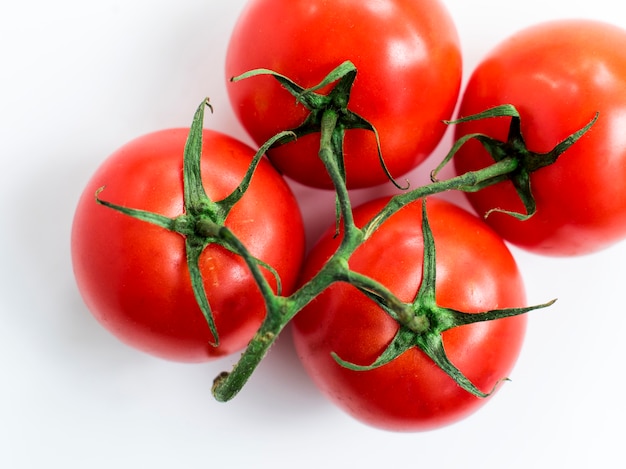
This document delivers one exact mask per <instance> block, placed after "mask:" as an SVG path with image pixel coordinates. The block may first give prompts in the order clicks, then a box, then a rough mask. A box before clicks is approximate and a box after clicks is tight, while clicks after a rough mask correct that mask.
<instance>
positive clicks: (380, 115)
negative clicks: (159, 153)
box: [226, 0, 462, 188]
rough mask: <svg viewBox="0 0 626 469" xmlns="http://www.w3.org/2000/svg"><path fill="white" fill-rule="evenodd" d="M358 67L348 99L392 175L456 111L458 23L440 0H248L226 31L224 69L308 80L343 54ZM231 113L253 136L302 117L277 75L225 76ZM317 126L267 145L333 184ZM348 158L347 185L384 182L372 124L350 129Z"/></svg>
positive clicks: (435, 137)
mask: <svg viewBox="0 0 626 469" xmlns="http://www.w3.org/2000/svg"><path fill="white" fill-rule="evenodd" d="M346 60H350V61H352V62H353V63H354V65H356V67H357V69H358V76H357V78H356V81H355V83H354V87H353V89H352V94H351V99H350V103H349V105H348V109H350V110H351V111H352V112H354V113H356V114H358V115H360V116H361V117H363V118H364V119H366V120H368V121H369V122H370V123H371V124H373V125H374V127H375V128H376V129H377V130H378V133H379V134H380V141H381V146H382V153H383V157H384V159H385V162H386V165H387V167H388V169H389V171H390V173H391V174H392V175H393V176H394V177H398V176H401V175H402V174H404V173H406V172H408V171H409V170H411V169H412V168H414V167H415V166H417V165H418V164H419V163H420V162H421V161H423V160H424V159H425V158H426V157H427V156H428V154H430V153H431V152H432V150H433V149H434V148H435V146H436V145H437V143H438V142H439V141H440V139H441V137H442V135H443V133H444V131H445V128H444V127H445V126H444V125H443V124H442V122H441V121H442V119H447V118H449V116H450V115H451V113H452V112H453V111H454V107H455V104H456V101H457V98H458V93H459V88H460V80H461V73H462V64H461V54H460V48H459V40H458V36H457V32H456V28H455V26H454V24H453V22H452V20H451V18H450V16H449V14H448V12H447V10H446V9H445V7H444V6H443V4H442V3H441V2H440V1H438V0H252V1H250V2H248V3H247V5H246V7H245V9H244V10H243V12H242V13H241V16H240V18H239V20H238V22H237V24H236V26H235V28H234V31H233V33H232V37H231V39H230V43H229V47H228V52H227V58H226V76H227V79H230V78H231V77H233V76H237V75H240V74H242V73H244V72H247V71H249V70H252V69H257V68H267V69H271V70H273V71H275V72H278V73H280V74H282V75H285V76H287V77H288V78H290V79H291V80H292V81H294V82H295V83H297V84H298V85H300V86H303V87H305V88H308V87H312V86H314V85H317V84H318V83H319V82H321V80H322V79H323V78H324V77H325V76H326V75H327V74H328V73H329V72H331V70H333V69H334V68H335V67H337V66H338V65H339V64H341V63H342V62H344V61H346ZM228 93H229V97H230V100H231V103H232V105H233V108H234V111H235V114H236V115H237V117H238V118H239V120H240V122H241V123H242V124H243V127H244V128H245V129H246V130H247V131H248V133H249V134H250V135H251V136H252V138H253V139H254V140H255V142H257V143H258V144H259V145H260V144H262V143H263V142H264V141H266V140H267V139H268V138H269V137H271V136H272V135H275V134H276V133H278V132H279V131H282V130H288V129H292V128H295V127H297V126H299V125H300V124H301V123H302V121H303V120H304V118H305V117H306V115H307V112H306V110H305V108H304V107H303V106H302V105H296V102H295V98H294V97H293V96H292V95H291V94H289V93H288V92H287V91H286V90H284V89H283V88H282V87H281V86H280V85H279V83H278V82H276V80H275V79H274V78H271V77H268V76H263V77H254V78H249V79H246V80H243V81H240V82H236V83H231V84H229V85H228ZM318 150H319V134H313V135H308V136H305V137H302V138H300V139H298V141H296V142H292V143H289V144H286V145H284V146H282V147H279V148H276V149H273V150H270V152H268V156H269V157H270V159H271V160H272V162H273V163H274V165H275V166H276V167H277V168H278V169H279V170H280V171H282V172H283V173H284V174H285V175H287V176H289V177H291V178H293V179H295V180H297V181H299V182H301V183H304V184H306V185H310V186H314V187H324V188H330V187H332V186H331V182H330V179H329V178H328V176H327V175H326V170H325V168H324V166H323V165H322V163H321V162H320V160H319V158H318V156H317V154H318ZM345 165H346V172H347V182H348V186H349V187H352V188H354V187H366V186H372V185H376V184H380V183H384V182H386V181H387V180H388V179H387V176H386V175H385V173H384V171H383V169H382V168H381V165H380V162H379V159H378V153H377V147H376V139H375V137H374V134H373V133H372V132H369V131H365V130H352V131H348V132H347V135H346V138H345Z"/></svg>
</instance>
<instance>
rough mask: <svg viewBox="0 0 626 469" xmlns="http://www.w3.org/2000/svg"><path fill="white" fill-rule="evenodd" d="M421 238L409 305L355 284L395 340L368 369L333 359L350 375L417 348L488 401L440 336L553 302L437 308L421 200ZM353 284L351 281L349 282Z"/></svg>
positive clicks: (431, 248)
mask: <svg viewBox="0 0 626 469" xmlns="http://www.w3.org/2000/svg"><path fill="white" fill-rule="evenodd" d="M422 235H423V241H424V258H423V268H422V271H423V273H422V279H421V284H420V288H419V290H418V292H417V295H416V296H415V299H414V300H413V302H411V303H402V302H399V301H396V302H389V301H388V300H387V299H386V298H384V297H383V296H381V295H380V294H378V293H376V292H374V290H373V288H372V285H371V284H368V283H366V282H362V283H356V286H357V288H359V289H360V290H361V291H362V292H363V293H364V294H365V295H367V296H368V297H369V298H370V299H372V300H374V301H375V302H376V303H377V304H378V305H379V306H380V307H381V308H382V309H383V310H384V311H385V312H386V313H387V314H389V315H390V316H392V317H393V318H394V319H395V320H396V321H397V322H398V323H399V325H400V327H399V329H398V332H397V333H396V335H395V337H394V338H393V339H392V341H391V342H390V343H389V345H388V346H387V348H386V349H385V350H384V351H383V353H382V354H381V355H380V356H379V357H378V358H377V359H376V360H375V361H374V362H373V363H372V364H370V365H365V366H362V365H356V364H354V363H349V362H347V361H345V360H343V359H341V357H339V356H338V355H337V354H333V358H334V359H335V360H336V361H337V363H339V364H340V365H342V366H344V367H346V368H348V369H351V370H353V371H368V370H373V369H375V368H378V367H381V366H383V365H386V364H387V363H390V362H391V361H393V360H395V359H396V358H398V357H399V356H400V355H402V354H403V353H404V352H406V351H407V350H409V349H411V348H413V347H417V348H419V349H420V350H422V351H423V352H424V353H425V354H426V355H428V357H430V358H431V359H432V360H433V361H434V362H435V363H436V364H437V365H438V366H439V367H440V368H441V369H442V370H443V371H445V372H446V373H447V374H448V375H449V376H450V377H451V378H452V379H453V380H454V381H455V382H456V383H457V384H458V385H459V386H460V387H461V388H463V389H464V390H466V391H467V392H469V393H471V394H473V395H475V396H477V397H481V398H484V397H488V396H489V395H490V394H491V393H492V392H493V391H494V390H495V388H494V389H491V390H488V391H483V390H480V389H479V388H478V387H477V386H476V385H475V384H474V383H472V382H471V381H470V380H469V379H468V378H467V377H466V376H465V375H464V374H463V373H462V372H461V370H459V369H458V368H457V367H456V366H455V365H454V364H453V363H452V362H451V361H450V359H449V358H448V356H447V354H446V352H445V349H444V345H443V339H442V333H443V332H445V331H447V330H448V329H453V328H455V327H459V326H463V325H467V324H472V323H476V322H483V321H493V320H496V319H501V318H506V317H510V316H518V315H521V314H525V313H528V312H530V311H533V310H536V309H540V308H546V307H548V306H550V305H552V304H553V303H554V301H555V300H553V301H550V302H548V303H545V304H541V305H535V306H530V307H524V308H507V309H495V310H489V311H484V312H479V313H465V312H462V311H457V310H454V309H450V308H444V307H441V306H438V305H437V302H436V299H435V283H436V276H437V269H436V250H435V240H434V238H433V234H432V231H431V229H430V224H429V222H428V215H427V213H426V200H425V199H424V200H423V201H422ZM354 280H355V278H353V281H354ZM353 283H355V282H353ZM503 379H506V378H503Z"/></svg>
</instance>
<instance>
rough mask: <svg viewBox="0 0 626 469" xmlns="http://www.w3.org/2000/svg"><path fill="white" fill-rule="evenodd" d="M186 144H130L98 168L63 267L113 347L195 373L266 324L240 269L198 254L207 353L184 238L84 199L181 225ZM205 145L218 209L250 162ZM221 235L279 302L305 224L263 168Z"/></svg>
mask: <svg viewBox="0 0 626 469" xmlns="http://www.w3.org/2000/svg"><path fill="white" fill-rule="evenodd" d="M187 133H188V129H169V130H164V131H160V132H155V133H151V134H148V135H145V136H143V137H139V138H138V139H136V140H133V141H132V142H130V143H128V144H127V145H125V146H123V147H122V148H120V149H119V150H118V151H116V152H115V153H114V154H112V155H111V156H110V157H109V158H108V159H107V160H106V161H104V163H103V164H102V165H101V166H100V168H98V170H97V171H96V173H95V174H94V175H93V177H92V178H91V180H90V181H89V182H88V184H87V187H86V188H85V190H84V192H83V194H82V196H81V198H80V200H79V202H78V206H77V209H76V212H75V217H74V222H73V228H72V260H73V266H74V272H75V276H76V281H77V284H78V287H79V290H80V292H81V294H82V297H83V299H84V301H85V303H86V305H87V307H88V309H89V310H90V311H91V312H92V314H93V315H94V316H95V317H96V319H97V320H98V321H99V322H100V323H101V324H102V325H103V326H104V327H105V328H107V329H108V330H109V331H111V332H112V333H113V334H114V335H115V336H117V337H118V338H119V339H120V340H122V341H123V342H125V343H127V344H129V345H131V346H133V347H136V348H138V349H140V350H143V351H145V352H147V353H150V354H153V355H156V356H158V357H161V358H165V359H169V360H175V361H182V362H201V361H206V360H210V359H212V358H214V357H219V356H222V355H226V354H230V353H233V352H235V351H237V350H239V349H241V348H243V347H244V346H245V345H246V344H247V342H248V341H249V340H250V338H251V337H252V335H253V334H254V332H255V331H256V329H257V328H258V326H259V325H260V323H261V321H262V319H263V317H264V316H265V309H264V305H263V301H262V298H261V295H260V293H259V292H258V290H257V288H256V286H255V284H254V282H253V280H252V278H251V276H250V274H249V272H248V270H247V268H246V266H245V264H244V263H243V261H242V260H241V259H240V258H238V257H237V256H235V255H233V254H231V253H229V252H226V251H225V250H224V249H222V248H220V247H217V246H215V245H210V246H209V247H208V248H207V249H206V250H205V251H204V252H203V254H202V257H201V261H200V262H201V272H202V275H203V278H204V284H205V288H206V290H207V296H208V299H209V302H210V303H211V307H212V309H213V314H214V317H215V322H216V326H217V330H218V333H219V336H220V341H221V344H220V346H219V347H217V348H214V347H213V346H211V345H210V342H212V341H213V337H212V335H211V333H210V331H209V328H208V326H207V323H206V321H205V319H204V317H203V316H202V313H201V312H200V309H199V307H198V305H197V303H196V301H195V299H194V296H193V292H192V289H191V283H190V280H189V273H188V270H187V264H186V259H185V247H184V238H183V237H182V236H181V235H179V234H177V233H174V232H170V231H167V230H165V229H163V228H159V227H157V226H155V225H151V224H149V223H146V222H143V221H139V220H136V219H134V218H131V217H129V216H126V215H123V214H121V213H119V212H116V211H114V210H112V209H110V208H106V207H104V206H101V205H99V204H97V203H96V202H95V199H94V194H95V192H96V190H97V189H98V188H99V187H102V186H105V189H104V190H103V191H102V192H101V193H100V198H102V199H103V200H107V201H109V202H111V203H115V204H118V205H123V206H126V207H131V208H138V209H143V210H148V211H151V212H156V213H159V214H162V215H165V216H169V217H175V216H177V215H180V214H182V211H183V185H182V155H183V148H184V145H185V141H186V138H187ZM203 139H204V141H203V159H202V180H203V183H204V186H205V190H206V192H207V194H208V196H209V198H210V199H211V200H213V201H217V200H220V199H222V198H224V197H225V196H226V195H228V194H229V193H230V192H231V191H232V190H233V189H234V188H235V187H236V186H237V185H238V184H239V182H240V181H241V178H242V177H243V174H244V173H245V171H246V169H247V167H248V165H249V163H250V161H251V159H252V157H253V156H254V151H253V150H252V149H251V148H250V147H248V146H247V145H244V144H243V143H241V142H239V141H237V140H235V139H232V138H230V137H228V136H226V135H224V134H221V133H218V132H214V131H210V130H205V131H204V136H203ZM226 225H227V226H228V227H229V228H230V229H231V230H232V231H233V232H234V233H235V235H237V236H238V237H239V238H240V239H241V240H242V241H243V243H244V244H245V245H246V246H247V247H248V249H249V250H250V251H251V252H252V254H253V255H255V256H256V257H258V258H260V259H262V260H264V261H265V262H267V263H268V264H270V265H272V266H273V267H274V268H275V269H276V270H277V272H278V273H279V274H280V276H281V279H282V282H283V288H284V289H285V291H287V292H288V291H290V290H291V289H292V288H293V287H294V284H295V282H296V280H297V276H298V272H299V268H300V265H301V262H302V258H303V252H304V231H303V224H302V219H301V215H300V212H299V209H298V206H297V204H296V200H295V198H294V197H293V195H292V193H291V191H290V189H289V188H288V186H287V185H286V183H285V181H284V179H283V178H282V176H280V175H279V174H278V173H277V172H276V171H275V170H274V169H273V168H272V167H271V165H270V164H269V162H267V161H262V162H261V164H260V166H259V168H258V170H257V172H256V173H255V176H254V177H253V180H252V183H251V185H250V188H249V190H248V192H247V193H246V194H245V195H244V197H243V198H242V199H241V200H240V201H239V202H238V203H237V204H236V205H235V206H234V208H233V210H232V211H231V213H230V215H229V216H228V218H227V221H226ZM267 276H268V278H269V279H271V281H272V282H274V280H273V277H272V276H271V275H270V274H269V273H268V274H267ZM274 284H275V282H274Z"/></svg>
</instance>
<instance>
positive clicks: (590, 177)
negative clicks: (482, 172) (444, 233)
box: [455, 20, 626, 256]
mask: <svg viewBox="0 0 626 469" xmlns="http://www.w3.org/2000/svg"><path fill="white" fill-rule="evenodd" d="M505 103H508V104H513V105H515V106H516V107H517V108H518V110H519V113H520V115H521V123H522V132H523V135H524V138H525V140H526V143H527V146H528V148H529V149H531V150H532V151H535V152H546V151H549V150H551V149H552V148H553V147H554V146H555V145H556V144H557V143H558V142H559V141H561V140H563V139H564V138H565V137H567V136H568V135H570V134H571V133H573V132H575V131H577V130H578V129H581V128H582V127H584V126H585V125H586V124H587V123H588V122H589V121H590V120H591V119H592V118H593V116H594V114H595V113H596V112H599V119H598V121H597V122H596V123H595V125H594V126H593V127H592V128H591V130H590V131H589V132H588V133H587V134H586V135H585V136H583V137H582V138H581V139H580V140H579V141H578V142H577V143H576V144H574V145H573V146H572V147H571V148H570V149H569V150H567V151H566V152H565V153H564V154H563V155H562V156H561V157H560V158H559V160H558V161H557V162H556V163H554V164H553V165H551V166H548V167H545V168H542V169H540V170H538V171H537V172H535V173H533V174H532V176H531V185H532V190H533V193H534V195H535V199H536V201H537V213H536V215H534V216H533V217H532V218H531V219H530V220H528V221H524V222H521V221H517V220H515V219H514V218H512V217H509V216H506V215H503V214H498V213H494V214H492V215H490V216H489V217H488V219H487V221H488V223H489V224H490V225H491V226H492V227H493V228H494V229H496V231H497V232H498V233H500V235H501V236H503V237H504V238H505V239H507V240H508V241H510V242H512V243H514V244H516V245H518V246H519V247H522V248H524V249H527V250H530V251H532V252H535V253H538V254H542V255H553V256H573V255H582V254H588V253H592V252H595V251H598V250H601V249H604V248H606V247H608V246H610V245H611V244H613V243H615V242H616V241H619V240H621V239H623V238H624V237H625V236H626V132H624V131H623V129H624V122H626V121H625V120H624V116H626V31H624V30H622V29H620V28H617V27H615V26H612V25H609V24H606V23H601V22H596V21H590V20H560V21H553V22H547V23H542V24H539V25H536V26H533V27H530V28H528V29H525V30H522V31H520V32H518V33H517V34H514V35H513V36H512V37H510V38H509V39H507V40H505V41H504V42H502V43H501V44H500V45H499V46H497V47H496V48H495V49H494V50H493V51H491V52H490V53H489V54H488V55H487V56H486V57H485V59H484V60H483V61H482V62H481V63H480V64H479V65H478V67H477V68H476V69H475V71H474V72H473V74H472V76H471V77H470V79H469V83H468V85H467V88H466V90H465V92H464V96H463V99H462V103H461V106H460V113H459V115H460V116H467V115H471V114H473V113H476V112H480V111H482V110H484V109H487V108H489V107H491V106H494V105H499V104H505ZM507 128H508V119H487V120H483V121H480V122H468V123H466V124H461V125H458V126H457V127H456V136H457V137H460V136H461V135H465V134H468V133H472V132H482V133H485V134H487V135H490V136H493V137H496V138H500V139H506V135H507ZM491 161H492V160H491V159H490V157H489V156H488V155H487V154H486V152H485V151H484V150H483V149H482V148H481V147H480V146H479V145H477V144H475V142H473V143H472V144H470V145H468V146H467V147H465V148H464V149H462V151H460V152H459V154H458V155H457V156H456V157H455V162H456V163H455V164H456V170H457V172H459V173H462V172H465V171H468V170H472V169H477V168H480V167H483V166H485V165H487V164H489V163H490V162H491ZM468 198H469V200H470V202H471V204H472V205H473V206H474V208H475V209H476V211H477V212H478V213H480V214H484V213H485V212H486V211H487V210H489V209H492V208H494V207H499V208H503V209H506V210H523V206H522V205H521V204H520V202H519V198H518V197H517V195H516V193H515V191H514V190H513V187H512V185H511V184H510V183H508V182H507V183H502V184H498V185H496V186H492V187H490V188H487V189H485V190H483V191H480V192H476V193H473V194H468Z"/></svg>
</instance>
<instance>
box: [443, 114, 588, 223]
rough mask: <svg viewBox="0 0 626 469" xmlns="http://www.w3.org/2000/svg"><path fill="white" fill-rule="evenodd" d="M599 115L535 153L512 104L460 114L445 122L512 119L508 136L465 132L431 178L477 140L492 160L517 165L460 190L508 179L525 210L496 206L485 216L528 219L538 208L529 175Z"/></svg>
mask: <svg viewBox="0 0 626 469" xmlns="http://www.w3.org/2000/svg"><path fill="white" fill-rule="evenodd" d="M598 116H599V114H598V113H596V114H595V116H594V117H593V118H592V119H591V121H590V122H589V123H588V124H587V125H585V127H583V128H582V129H580V130H578V131H576V132H574V133H573V134H571V135H569V136H568V137H567V138H565V139H564V140H562V141H561V142H560V143H558V144H557V145H556V146H555V147H554V148H553V149H552V150H550V151H549V152H546V153H536V152H533V151H531V150H529V149H528V147H527V146H526V142H525V141H524V137H523V135H522V130H521V118H520V115H519V112H518V111H517V109H516V108H515V107H514V106H512V105H510V104H505V105H502V106H496V107H494V108H491V109H487V110H486V111H483V112H480V113H478V114H474V115H471V116H467V117H463V118H461V119H457V120H455V121H447V123H448V124H460V123H463V122H469V121H475V120H480V119H489V118H497V117H510V118H511V122H510V125H509V132H508V137H507V140H506V141H501V140H496V139H494V138H492V137H489V136H488V135H484V134H481V133H475V134H468V135H465V136H463V137H461V138H460V139H459V140H458V141H457V142H456V143H455V144H454V146H453V147H452V149H451V150H450V152H449V153H448V154H447V155H446V157H445V158H444V160H443V161H442V162H441V164H440V165H439V166H438V167H437V168H436V169H435V170H434V171H433V172H432V173H431V178H432V180H433V181H435V180H436V175H437V173H439V171H441V169H442V168H443V167H444V166H445V165H446V164H447V163H448V162H449V161H450V160H451V159H452V157H453V156H454V155H455V154H456V152H457V151H458V150H459V149H460V148H461V147H462V146H463V145H465V143H467V142H468V141H470V140H477V141H478V142H480V143H481V144H482V146H483V147H484V148H485V150H486V151H487V152H488V153H489V154H490V155H491V157H492V158H493V160H494V161H495V162H501V161H504V160H513V161H515V163H516V164H517V167H516V169H515V170H514V171H511V172H510V173H508V174H505V175H501V176H499V177H498V179H495V180H490V181H485V182H484V183H482V184H479V185H476V186H474V187H465V188H461V190H464V191H467V192H475V191H479V190H481V189H483V188H484V187H486V186H488V185H492V184H494V183H496V182H500V181H503V180H510V181H511V182H512V183H513V186H514V187H515V189H516V191H517V194H518V195H519V197H520V199H521V201H522V203H523V204H524V210H525V212H524V213H520V212H511V211H507V210H502V209H499V208H496V209H492V210H490V211H489V212H487V214H486V216H489V215H490V214H491V213H493V212H502V213H506V214H507V215H510V216H512V217H515V218H517V219H518V220H527V219H528V218H530V217H531V216H532V215H534V213H535V212H536V211H537V205H536V203H535V198H534V197H533V194H532V189H531V183H530V175H531V174H532V173H533V172H535V171H537V170H539V169H541V168H544V167H546V166H549V165H551V164H553V163H555V162H556V160H557V159H558V158H559V157H560V156H561V155H562V154H563V153H565V152H566V151H567V150H568V149H569V148H570V147H571V146H572V145H574V144H575V143H576V142H577V141H578V140H579V139H580V138H581V137H582V136H583V135H585V134H586V133H587V131H589V129H591V127H592V126H593V125H594V124H595V122H596V121H597V120H598Z"/></svg>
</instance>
